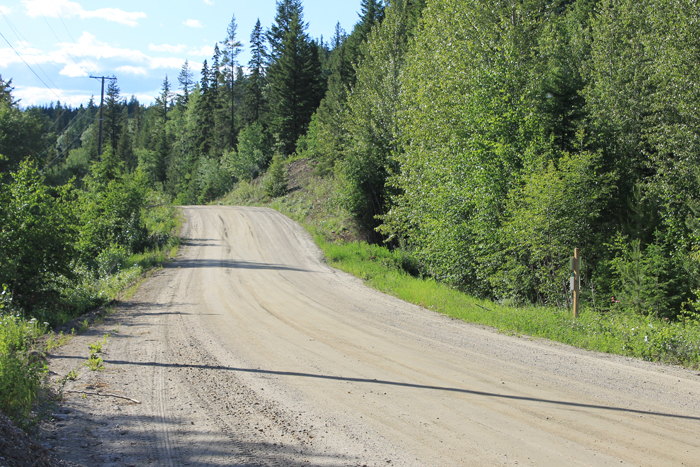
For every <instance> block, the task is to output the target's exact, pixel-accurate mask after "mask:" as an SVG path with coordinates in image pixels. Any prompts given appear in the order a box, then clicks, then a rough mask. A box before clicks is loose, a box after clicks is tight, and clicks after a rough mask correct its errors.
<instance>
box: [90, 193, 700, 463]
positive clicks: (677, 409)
mask: <svg viewBox="0 0 700 467" xmlns="http://www.w3.org/2000/svg"><path fill="white" fill-rule="evenodd" d="M182 210H183V213H184V215H185V217H186V219H187V220H186V224H185V226H184V228H183V231H184V235H185V237H186V240H185V242H184V247H183V249H182V250H181V255H180V256H179V257H178V258H177V260H176V261H173V262H171V263H169V264H168V265H167V267H166V268H164V269H163V270H162V271H161V272H160V273H159V274H157V275H156V276H155V277H152V278H151V279H149V280H148V281H146V283H144V284H143V285H142V286H141V288H140V290H139V291H138V292H137V294H136V295H135V296H134V297H133V298H132V299H131V300H130V301H126V302H125V303H124V304H123V305H122V306H121V308H120V312H119V313H121V314H122V315H121V317H120V318H119V319H121V320H122V321H121V322H123V323H125V324H124V326H123V327H122V331H120V333H119V336H120V338H119V339H118V340H115V341H114V343H113V344H110V350H109V353H108V355H107V356H105V366H106V368H107V370H106V373H105V375H104V376H100V377H103V378H107V380H106V381H107V382H108V383H109V384H110V385H111V386H110V390H112V391H113V392H119V391H120V390H122V391H126V389H124V388H127V387H131V388H134V387H138V390H136V391H134V390H133V389H132V390H131V391H126V392H129V394H130V395H131V396H132V397H136V396H138V397H139V398H142V399H143V404H141V405H138V406H136V405H133V406H128V404H127V405H125V406H123V407H122V413H131V414H132V415H133V421H132V428H131V429H132V430H133V431H134V432H139V433H140V436H142V438H139V440H140V441H138V442H136V443H135V445H137V446H138V445H139V443H141V444H144V445H150V446H151V447H150V448H149V449H144V450H142V451H138V450H136V448H133V449H132V450H131V452H130V454H129V455H131V456H132V457H133V458H134V459H137V458H138V456H139V455H144V456H145V455H148V456H150V457H149V459H155V461H154V462H155V463H156V464H159V465H183V464H185V463H187V464H189V465H317V466H326V465H405V466H433V465H434V466H452V465H455V466H457V465H469V466H471V465H484V466H491V465H516V464H517V465H532V466H563V465H566V466H575V465H581V466H591V465H648V466H660V465H699V464H700V436H698V432H700V402H699V401H700V399H699V398H698V395H700V377H699V376H698V375H696V374H695V373H693V372H690V371H687V370H683V369H679V368H675V367H669V366H662V365H656V364H650V363H645V362H639V361H636V360H632V359H627V358H622V357H616V356H609V355H603V354H598V353H592V352H586V351H582V350H578V349H574V348H571V347H568V346H563V345H559V344H554V343H550V342H547V341H543V340H530V339H528V338H522V337H520V338H519V337H514V336H506V335H503V334H499V333H496V332H494V331H492V330H490V329H485V328H482V327H479V326H474V325H470V324H465V323H463V322H460V321H456V320H452V319H449V318H446V317H444V316H441V315H439V314H436V313H434V312H431V311H429V310H426V309H424V308H421V307H418V306H414V305H410V304H407V303H405V302H403V301H400V300H398V299H395V298H393V297H389V296H387V295H384V294H381V293H379V292H376V291H374V290H371V289H369V288H367V287H365V286H364V285H362V283H361V281H359V280H358V279H355V278H353V277H351V276H349V275H347V274H345V273H342V272H339V271H337V270H334V269H332V268H331V267H329V266H328V265H326V264H325V263H324V261H323V259H322V255H321V253H320V252H319V251H318V249H317V248H316V246H315V245H314V244H313V241H312V239H311V238H310V236H309V235H308V234H307V233H306V232H305V231H304V230H303V229H302V228H301V227H300V226H299V225H298V224H296V223H295V222H293V221H291V220H289V219H288V218H286V217H284V216H282V215H281V214H279V213H277V212H275V211H273V210H270V209H266V208H248V207H222V206H211V207H184V208H182ZM122 338H123V339H122ZM110 371H111V372H112V373H110ZM110 374H111V375H112V377H111V378H112V379H109V378H110V376H109V375H110ZM114 375H118V376H114ZM130 378H131V379H130ZM129 384H130V386H128V385H129ZM90 410H91V411H92V412H91V413H94V411H95V410H97V409H95V407H93V408H91V409H90ZM129 411H131V412H129ZM120 423H121V425H120V426H125V422H124V421H122V422H120ZM105 430H106V429H105ZM110 433H111V432H110ZM105 436H107V434H105ZM105 442H106V441H105ZM137 460H138V459H137ZM83 461H84V460H83Z"/></svg>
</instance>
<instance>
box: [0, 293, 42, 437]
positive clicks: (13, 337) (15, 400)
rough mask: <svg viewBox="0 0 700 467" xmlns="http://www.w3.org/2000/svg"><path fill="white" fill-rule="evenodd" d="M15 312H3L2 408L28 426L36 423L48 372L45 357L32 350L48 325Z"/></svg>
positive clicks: (0, 353)
mask: <svg viewBox="0 0 700 467" xmlns="http://www.w3.org/2000/svg"><path fill="white" fill-rule="evenodd" d="M3 289H4V291H6V288H5V287H3ZM5 304H7V302H5ZM12 311H13V310H11V309H8V307H6V308H5V309H3V311H2V313H1V314H0V411H2V413H4V414H5V415H7V416H8V417H10V418H11V419H12V420H13V421H14V422H15V423H17V424H18V425H19V426H20V427H23V428H27V427H29V426H30V425H31V423H32V420H31V418H30V413H31V410H32V407H33V404H34V402H35V401H36V400H37V398H38V397H39V395H40V391H41V388H42V385H43V382H44V378H45V376H46V373H47V371H48V370H47V368H46V364H45V363H44V362H43V361H42V360H41V358H37V356H38V353H32V350H33V344H34V342H35V341H36V339H37V338H38V337H39V336H41V335H42V334H43V333H44V327H43V326H41V325H39V324H38V323H37V322H36V320H31V321H26V320H24V319H22V318H19V317H18V316H15V315H12V314H11V312H12Z"/></svg>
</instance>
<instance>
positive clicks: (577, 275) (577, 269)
mask: <svg viewBox="0 0 700 467" xmlns="http://www.w3.org/2000/svg"><path fill="white" fill-rule="evenodd" d="M573 280H574V287H573V289H574V318H578V295H579V290H580V289H581V258H580V256H579V252H578V248H574V277H573Z"/></svg>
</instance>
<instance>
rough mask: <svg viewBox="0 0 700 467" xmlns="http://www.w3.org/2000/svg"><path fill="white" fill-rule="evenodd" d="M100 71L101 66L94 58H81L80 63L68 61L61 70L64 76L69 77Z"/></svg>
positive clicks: (78, 76)
mask: <svg viewBox="0 0 700 467" xmlns="http://www.w3.org/2000/svg"><path fill="white" fill-rule="evenodd" d="M98 71H100V67H99V66H98V65H97V63H95V62H93V61H92V60H81V61H80V63H74V62H72V61H71V62H70V63H66V66H64V67H63V69H62V70H61V71H60V72H59V73H60V74H62V75H63V76H68V77H69V78H80V77H85V76H88V75H89V74H90V73H96V72H98Z"/></svg>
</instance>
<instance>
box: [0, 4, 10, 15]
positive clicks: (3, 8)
mask: <svg viewBox="0 0 700 467" xmlns="http://www.w3.org/2000/svg"><path fill="white" fill-rule="evenodd" d="M11 11H12V9H11V8H10V7H9V6H3V5H0V13H2V14H3V15H9V14H10V12H11Z"/></svg>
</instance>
